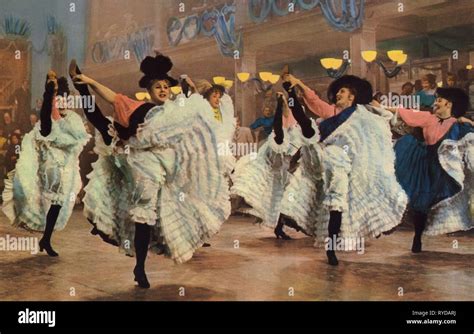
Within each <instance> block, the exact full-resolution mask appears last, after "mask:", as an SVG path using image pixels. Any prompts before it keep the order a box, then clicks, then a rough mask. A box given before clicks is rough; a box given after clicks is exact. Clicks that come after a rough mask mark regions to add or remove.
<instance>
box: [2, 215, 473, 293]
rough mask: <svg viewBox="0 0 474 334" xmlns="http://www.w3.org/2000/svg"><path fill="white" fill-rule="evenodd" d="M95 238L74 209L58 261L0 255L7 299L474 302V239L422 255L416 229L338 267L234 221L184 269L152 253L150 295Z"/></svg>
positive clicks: (58, 241) (125, 262) (58, 237)
mask: <svg viewBox="0 0 474 334" xmlns="http://www.w3.org/2000/svg"><path fill="white" fill-rule="evenodd" d="M89 231H90V226H89V224H88V223H87V222H86V220H85V219H84V218H83V216H82V213H81V211H80V210H76V211H75V212H74V213H73V216H72V218H71V220H70V222H69V225H68V226H67V227H66V229H65V230H64V231H61V232H57V233H55V234H54V235H53V246H54V248H55V249H56V251H58V253H59V254H60V256H59V257H57V258H50V257H48V256H46V255H45V254H42V253H38V254H36V255H32V254H31V253H30V252H27V251H12V250H1V251H0V300H2V301H5V300H21V301H33V300H51V301H57V300H61V301H72V300H77V301H78V300H87V301H93V300H100V301H102V300H111V301H114V300H182V301H209V300H210V301H213V300H216V301H217V300H230V301H234V300H312V301H326V300H398V301H405V300H471V301H472V300H474V283H473V282H474V266H473V265H472V264H473V263H474V242H473V241H474V233H472V232H469V233H457V234H455V235H450V236H438V237H426V238H424V249H425V251H424V252H423V253H421V254H411V252H410V246H411V240H412V237H413V234H412V231H411V229H407V228H403V227H401V228H400V229H399V230H397V231H396V232H394V233H393V234H391V235H389V236H383V237H381V238H379V239H375V240H366V242H365V252H364V254H357V253H356V252H339V253H338V256H339V260H340V264H339V266H338V267H330V266H328V265H327V264H326V256H325V252H324V250H323V249H321V248H319V249H318V248H314V247H313V241H312V239H311V238H309V237H306V236H304V235H302V234H300V233H297V232H294V231H290V232H289V234H290V235H291V236H292V237H293V238H294V239H293V240H290V241H283V240H277V239H276V238H275V237H274V235H273V231H272V230H269V229H266V228H264V227H260V226H259V225H255V224H253V219H252V218H250V217H244V216H233V217H231V218H230V219H229V220H228V221H227V222H226V223H225V224H224V225H223V228H222V230H221V231H220V233H219V234H217V235H216V236H215V237H214V238H213V240H212V241H211V247H209V248H201V249H199V250H198V251H197V252H196V253H195V256H194V258H193V259H192V260H190V261H189V262H187V263H185V264H182V265H176V264H174V263H173V262H172V261H171V260H169V259H165V258H163V257H162V256H158V255H154V254H153V255H152V254H150V255H149V258H148V261H147V273H148V279H149V281H150V283H151V288H150V289H149V290H142V289H139V288H137V287H135V285H134V282H133V276H132V269H133V267H134V262H135V260H134V258H130V257H126V256H124V255H123V254H120V253H119V252H118V250H117V248H115V247H113V246H111V245H108V244H106V243H104V242H102V240H101V239H100V238H99V237H97V236H93V235H91V234H90V233H89ZM7 236H8V237H7ZM20 236H30V237H31V236H38V237H41V235H37V234H31V233H29V232H26V231H23V230H18V229H14V228H12V227H11V226H10V225H9V224H7V219H6V217H5V216H4V215H3V214H1V217H0V238H4V240H6V238H10V239H11V238H13V237H20ZM4 244H5V243H4ZM453 245H454V246H457V248H454V247H453Z"/></svg>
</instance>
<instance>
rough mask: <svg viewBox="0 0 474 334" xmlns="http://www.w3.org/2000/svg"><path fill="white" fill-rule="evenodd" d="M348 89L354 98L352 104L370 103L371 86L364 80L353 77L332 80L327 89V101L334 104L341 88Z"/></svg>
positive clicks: (346, 76) (344, 76) (345, 76)
mask: <svg viewBox="0 0 474 334" xmlns="http://www.w3.org/2000/svg"><path fill="white" fill-rule="evenodd" d="M343 87H345V88H349V89H350V90H351V91H352V92H353V94H354V96H355V99H354V104H369V103H370V102H372V95H373V90H372V85H371V84H370V82H368V81H367V80H365V79H361V78H359V77H356V76H355V75H343V76H342V77H340V78H339V79H337V80H334V81H333V82H332V83H331V84H330V85H329V88H328V99H329V101H331V102H332V103H334V104H335V103H336V95H337V93H338V92H339V90H340V89H341V88H343Z"/></svg>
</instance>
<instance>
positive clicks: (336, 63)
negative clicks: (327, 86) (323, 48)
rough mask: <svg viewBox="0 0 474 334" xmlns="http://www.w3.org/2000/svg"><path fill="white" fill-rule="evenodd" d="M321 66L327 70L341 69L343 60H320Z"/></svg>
mask: <svg viewBox="0 0 474 334" xmlns="http://www.w3.org/2000/svg"><path fill="white" fill-rule="evenodd" d="M319 61H320V62H321V65H322V66H323V67H324V68H325V69H326V70H329V69H333V70H337V69H338V68H339V67H341V66H342V59H337V58H322V59H320V60H319Z"/></svg>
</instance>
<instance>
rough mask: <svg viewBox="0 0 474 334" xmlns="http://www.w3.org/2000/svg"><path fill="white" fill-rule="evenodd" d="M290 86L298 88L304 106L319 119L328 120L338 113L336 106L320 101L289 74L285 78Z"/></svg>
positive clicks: (310, 90)
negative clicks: (301, 93) (301, 94)
mask: <svg viewBox="0 0 474 334" xmlns="http://www.w3.org/2000/svg"><path fill="white" fill-rule="evenodd" d="M285 79H286V80H288V81H289V82H290V84H291V87H292V88H293V87H295V86H296V87H299V88H301V90H302V91H303V99H304V102H305V103H306V105H307V106H308V108H309V110H310V111H311V112H312V113H313V114H315V115H317V116H319V117H321V118H324V119H326V118H329V117H332V116H334V115H336V114H337V113H338V111H340V110H337V108H336V106H334V105H331V104H329V103H327V102H326V101H323V100H321V98H320V97H319V96H318V95H317V94H316V93H315V92H314V91H313V90H312V89H311V88H309V87H308V86H306V85H305V84H304V83H303V82H302V81H301V80H299V79H297V78H295V77H294V76H293V75H291V74H287V75H286V77H285Z"/></svg>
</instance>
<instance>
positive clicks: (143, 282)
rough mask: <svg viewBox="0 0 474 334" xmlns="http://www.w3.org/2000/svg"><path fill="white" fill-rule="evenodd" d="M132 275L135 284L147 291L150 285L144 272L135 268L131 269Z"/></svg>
mask: <svg viewBox="0 0 474 334" xmlns="http://www.w3.org/2000/svg"><path fill="white" fill-rule="evenodd" d="M133 274H134V275H135V282H137V283H138V286H139V287H140V288H143V289H149V288H150V283H149V282H148V278H147V277H146V274H145V270H144V269H140V268H138V267H135V269H133Z"/></svg>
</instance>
